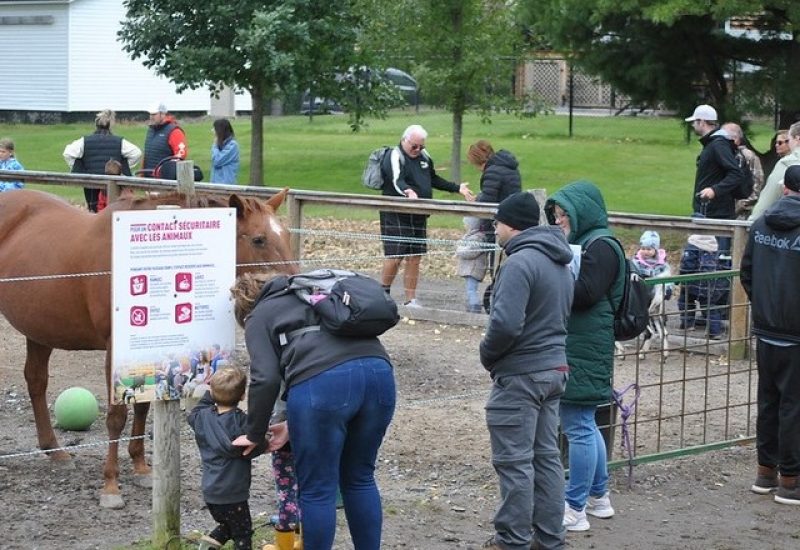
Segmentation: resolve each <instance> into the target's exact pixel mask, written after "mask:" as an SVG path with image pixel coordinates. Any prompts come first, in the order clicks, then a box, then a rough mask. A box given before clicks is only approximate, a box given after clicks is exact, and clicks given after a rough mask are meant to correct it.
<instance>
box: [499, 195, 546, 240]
mask: <svg viewBox="0 0 800 550" xmlns="http://www.w3.org/2000/svg"><path fill="white" fill-rule="evenodd" d="M494 219H495V220H496V221H498V222H501V223H504V224H506V225H507V226H509V227H511V228H513V229H517V230H519V231H523V230H525V229H528V228H529V227H534V226H536V225H539V203H538V202H536V198H535V197H534V196H533V195H532V194H531V193H528V192H527V191H520V192H519V193H514V194H513V195H511V196H509V197H507V198H505V199H504V200H503V202H501V203H500V204H499V205H498V206H497V214H495V215H494Z"/></svg>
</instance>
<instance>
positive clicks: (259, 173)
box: [250, 85, 267, 185]
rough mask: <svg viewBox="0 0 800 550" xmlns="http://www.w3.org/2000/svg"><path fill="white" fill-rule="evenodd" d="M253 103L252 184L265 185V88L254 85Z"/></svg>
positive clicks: (252, 92)
mask: <svg viewBox="0 0 800 550" xmlns="http://www.w3.org/2000/svg"><path fill="white" fill-rule="evenodd" d="M250 96H251V97H250V99H251V101H252V104H253V110H252V114H251V120H250V125H251V127H250V128H251V129H250V132H251V136H250V185H264V103H265V102H266V99H267V98H266V97H265V94H264V88H263V87H262V86H260V85H253V87H252V89H251V90H250Z"/></svg>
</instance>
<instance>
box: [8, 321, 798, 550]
mask: <svg viewBox="0 0 800 550" xmlns="http://www.w3.org/2000/svg"><path fill="white" fill-rule="evenodd" d="M0 334H2V335H3V336H2V338H1V339H0V494H1V495H2V498H0V517H2V518H3V521H2V523H3V526H4V528H3V534H2V538H0V541H1V542H0V547H2V548H8V549H51V548H52V549H56V548H58V549H63V550H73V549H74V550H84V549H109V548H115V547H118V546H126V545H128V544H131V543H132V542H133V541H136V540H142V539H146V538H148V537H149V534H150V532H151V529H152V519H151V516H150V506H151V500H150V492H149V491H148V490H146V489H142V488H139V487H136V486H134V485H133V483H132V475H131V471H130V461H129V459H128V457H127V454H126V453H125V452H123V453H122V457H123V458H122V460H121V469H122V474H121V476H122V477H121V479H122V484H123V493H124V497H125V499H126V502H127V506H126V507H125V508H124V509H122V510H102V509H100V508H99V506H98V501H97V494H98V491H99V489H100V487H101V481H102V479H101V478H102V475H101V468H102V461H103V456H104V447H102V446H87V447H81V448H77V449H76V450H75V451H74V453H73V456H74V460H73V466H74V469H54V468H53V465H52V464H51V463H50V462H49V461H48V459H46V458H45V457H43V456H41V455H29V456H17V457H13V456H9V455H11V454H15V453H22V452H26V451H34V450H35V449H36V434H35V428H34V424H33V415H32V412H31V408H30V404H29V401H28V397H27V392H26V389H25V384H24V379H23V375H22V364H23V361H24V340H23V339H22V337H21V336H19V335H18V334H17V333H15V332H14V331H13V329H11V328H10V327H9V326H8V325H7V323H6V322H5V320H4V319H2V318H0ZM480 337H481V329H480V327H464V326H448V325H442V324H436V323H429V322H408V321H407V320H404V321H403V322H401V324H400V325H399V326H398V327H397V328H395V329H393V330H392V331H390V332H389V333H387V334H386V335H385V336H384V337H383V338H384V342H385V344H386V346H387V348H388V349H389V350H390V353H391V355H392V357H393V361H394V363H395V366H396V375H397V380H398V389H399V404H398V409H397V413H396V416H395V419H394V422H393V425H392V427H391V428H390V431H389V433H388V435H387V437H386V441H385V444H384V446H383V448H382V451H381V454H380V460H379V465H378V478H379V483H380V486H381V489H382V495H383V502H384V513H385V521H384V548H387V549H391V548H397V549H400V548H402V549H407V550H411V549H420V550H422V549H426V550H440V549H441V550H444V549H450V548H465V549H468V548H478V547H480V545H481V544H482V543H483V541H485V540H486V538H487V537H488V536H489V535H490V534H491V533H492V515H493V511H494V508H495V506H496V503H497V491H496V482H495V475H494V472H493V470H492V468H491V465H490V463H489V452H488V435H487V432H486V427H485V423H484V419H483V402H484V399H485V396H486V393H487V391H488V388H489V379H488V376H487V375H486V373H485V372H484V371H483V369H482V368H481V367H480V365H479V363H478V360H477V354H476V349H477V346H478V342H479V341H480ZM72 385H81V386H85V387H87V388H89V389H90V390H91V391H93V392H94V393H95V394H96V395H98V396H99V397H100V399H99V401H100V403H101V409H103V410H104V409H105V405H106V398H105V391H104V389H103V375H102V354H101V353H99V352H72V353H67V352H61V351H57V352H55V354H54V356H53V361H52V368H51V378H50V388H49V400H50V402H51V403H52V401H54V400H55V397H56V396H57V395H58V393H59V392H60V391H61V390H62V389H64V388H66V387H69V386H72ZM129 425H130V423H129ZM59 437H60V441H61V444H62V445H66V444H70V445H77V444H87V443H94V442H101V441H103V440H104V438H105V437H106V436H105V428H104V423H103V422H102V421H97V422H95V424H94V425H93V426H92V428H91V429H90V430H89V431H88V432H59ZM181 448H182V461H183V463H184V465H185V466H184V468H183V474H182V480H181V481H182V497H181V508H182V520H181V528H182V533H183V534H184V535H188V534H190V533H191V532H192V530H195V529H200V530H202V529H206V528H208V526H209V525H211V521H210V517H209V515H208V512H207V510H205V509H204V508H203V503H202V499H201V495H200V492H199V459H198V456H197V453H196V452H195V447H194V444H193V440H192V438H191V433H190V431H189V430H188V428H186V429H184V430H183V433H182V439H181ZM147 450H148V454H149V452H150V450H151V446H150V445H149V443H148V445H147ZM754 464H755V453H754V450H753V448H752V446H741V447H736V448H732V449H728V450H721V451H715V452H710V453H706V454H702V455H696V456H690V457H686V458H677V459H672V460H669V461H664V462H659V463H651V464H646V465H640V466H637V467H636V468H635V470H634V479H633V484H632V486H631V487H628V484H627V479H626V472H625V471H624V470H617V471H615V472H614V473H613V478H612V500H613V504H614V507H615V508H616V511H617V514H616V516H615V517H614V518H613V519H609V520H597V519H594V520H592V528H591V530H589V531H587V532H585V533H574V534H569V535H568V543H569V547H570V548H573V549H602V548H615V549H641V548H650V549H674V548H682V549H686V550H688V549H701V548H702V549H715V550H723V549H725V550H727V549H745V548H757V549H790V548H800V516H798V510H797V509H796V508H795V507H792V506H783V505H778V504H775V503H774V502H773V501H772V499H771V498H770V497H765V496H758V495H754V494H752V493H750V492H749V491H748V487H749V485H750V482H751V481H752V472H753V470H754ZM267 472H268V459H267V458H265V457H262V458H259V459H257V460H256V463H255V468H254V483H253V490H252V498H251V509H252V511H253V514H254V515H255V517H256V523H257V524H259V525H263V524H265V523H266V521H267V518H268V517H269V515H270V514H272V513H273V510H274V498H273V490H272V485H271V481H270V479H269V477H268V475H267ZM343 516H344V515H343V513H341V512H340V526H339V529H338V532H337V539H336V541H337V542H336V548H337V549H345V548H352V545H351V544H350V542H349V538H348V535H347V530H346V524H345V522H344V518H343Z"/></svg>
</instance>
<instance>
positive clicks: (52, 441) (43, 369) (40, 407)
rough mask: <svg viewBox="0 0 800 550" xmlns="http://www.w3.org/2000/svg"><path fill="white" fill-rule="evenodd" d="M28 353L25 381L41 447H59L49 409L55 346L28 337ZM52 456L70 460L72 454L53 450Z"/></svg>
mask: <svg viewBox="0 0 800 550" xmlns="http://www.w3.org/2000/svg"><path fill="white" fill-rule="evenodd" d="M26 345H27V355H26V357H25V382H26V383H27V386H28V395H29V396H30V398H31V406H32V407H33V418H34V420H35V422H36V435H37V437H38V439H39V448H40V449H42V450H43V451H46V450H48V449H57V448H58V440H57V439H56V434H55V432H54V431H53V424H52V423H51V422H50V412H49V411H48V410H47V382H48V363H49V361H50V354H51V353H53V348H48V347H47V346H43V345H42V344H38V343H36V342H34V341H33V340H31V339H30V338H28V339H27V340H26ZM48 454H49V455H50V458H52V459H53V460H58V461H69V460H70V456H69V453H68V452H66V451H61V450H59V451H53V452H52V453H48Z"/></svg>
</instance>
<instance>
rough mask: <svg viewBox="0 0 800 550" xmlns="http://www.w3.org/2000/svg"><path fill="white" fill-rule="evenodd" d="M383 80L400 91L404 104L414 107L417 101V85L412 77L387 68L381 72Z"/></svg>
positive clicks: (403, 72) (398, 70)
mask: <svg viewBox="0 0 800 550" xmlns="http://www.w3.org/2000/svg"><path fill="white" fill-rule="evenodd" d="M383 76H384V78H386V79H387V80H388V81H389V82H391V83H392V84H394V85H395V87H396V88H397V89H398V90H400V92H401V93H402V94H403V97H404V98H405V100H406V103H408V104H409V105H416V104H417V102H418V101H419V85H418V84H417V81H416V80H415V79H414V77H413V76H411V75H410V74H408V73H407V72H405V71H401V70H400V69H394V68H391V67H390V68H388V69H386V70H385V71H384V72H383Z"/></svg>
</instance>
